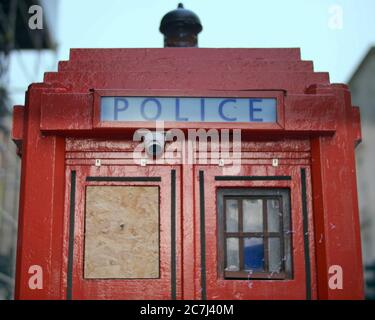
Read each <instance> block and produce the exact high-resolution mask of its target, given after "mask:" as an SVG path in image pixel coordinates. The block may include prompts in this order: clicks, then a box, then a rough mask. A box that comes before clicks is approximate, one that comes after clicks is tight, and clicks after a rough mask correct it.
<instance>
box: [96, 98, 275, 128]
mask: <svg viewBox="0 0 375 320" xmlns="http://www.w3.org/2000/svg"><path fill="white" fill-rule="evenodd" d="M276 107H277V101H276V99H275V98H187V97H101V101H100V112H101V113H100V120H101V121H175V122H252V123H253V122H257V123H258V122H260V123H275V122H276V120H277V112H276V110H277V108H276Z"/></svg>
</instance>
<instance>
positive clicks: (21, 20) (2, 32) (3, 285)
mask: <svg viewBox="0 0 375 320" xmlns="http://www.w3.org/2000/svg"><path fill="white" fill-rule="evenodd" d="M57 3H58V1H48V0H45V1H43V0H0V300H2V299H12V298H13V286H14V272H15V254H16V244H17V241H16V239H17V216H18V193H19V191H18V189H19V169H20V160H19V158H18V157H17V155H16V148H15V145H14V143H13V142H12V141H11V137H10V129H11V112H10V111H11V107H12V105H13V102H12V99H11V97H12V95H13V94H14V93H13V92H12V88H10V87H9V67H10V62H11V57H12V55H13V54H17V53H19V52H20V50H22V51H23V50H33V51H34V52H35V55H40V54H41V52H42V50H55V48H56V46H55V40H54V38H55V32H56V27H55V26H56V14H57ZM32 5H40V6H41V7H42V8H43V29H35V30H32V29H30V28H29V18H30V17H31V16H32V14H29V8H30V7H31V6H32ZM23 67H25V66H23ZM34 70H35V69H34ZM34 76H35V77H34V79H33V80H34V81H36V80H37V79H36V75H34ZM25 89H26V88H22V90H23V91H25Z"/></svg>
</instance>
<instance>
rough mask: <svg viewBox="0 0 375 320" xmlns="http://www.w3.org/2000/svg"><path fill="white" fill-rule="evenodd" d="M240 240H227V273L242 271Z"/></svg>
mask: <svg viewBox="0 0 375 320" xmlns="http://www.w3.org/2000/svg"><path fill="white" fill-rule="evenodd" d="M238 241H239V239H238V238H227V265H226V267H225V270H226V271H239V270H240V257H239V242H238Z"/></svg>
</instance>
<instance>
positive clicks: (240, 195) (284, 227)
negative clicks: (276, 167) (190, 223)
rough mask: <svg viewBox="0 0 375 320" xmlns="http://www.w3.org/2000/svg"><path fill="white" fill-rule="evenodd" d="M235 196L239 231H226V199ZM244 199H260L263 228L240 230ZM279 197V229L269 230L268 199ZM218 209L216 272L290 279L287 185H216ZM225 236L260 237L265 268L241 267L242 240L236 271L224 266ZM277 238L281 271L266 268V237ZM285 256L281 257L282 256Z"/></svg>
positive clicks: (227, 276) (238, 276) (233, 276)
mask: <svg viewBox="0 0 375 320" xmlns="http://www.w3.org/2000/svg"><path fill="white" fill-rule="evenodd" d="M232 199H236V200H237V201H238V231H237V232H227V231H226V214H227V213H226V203H225V202H226V201H228V200H232ZM246 199H254V200H255V199H260V200H262V214H263V217H262V218H263V229H262V232H244V231H243V201H244V200H246ZM276 199H277V200H279V201H280V208H281V209H282V216H280V219H279V231H278V232H268V221H267V220H268V212H267V200H276ZM217 212H218V219H217V221H218V237H217V238H218V264H217V265H218V272H219V275H221V276H222V277H223V278H224V279H226V280H231V279H232V280H236V279H238V280H241V279H259V280H260V279H264V280H289V279H292V274H293V272H292V266H293V261H292V236H291V235H292V231H291V227H292V221H291V216H292V214H291V205H290V189H289V188H255V187H247V188H238V187H233V188H228V187H225V188H218V190H217ZM227 238H238V239H244V238H262V239H263V248H264V251H263V252H264V269H265V270H264V271H253V272H252V273H250V272H249V271H246V270H244V250H243V243H244V241H243V240H242V241H241V240H239V263H240V270H239V271H228V270H225V266H226V261H227V240H226V239H227ZM270 238H278V239H280V257H281V262H282V265H281V271H280V272H272V271H268V270H269V269H268V268H269V256H268V253H269V248H268V239H270ZM284 256H285V257H286V259H285V260H284V259H282V258H283V257H284Z"/></svg>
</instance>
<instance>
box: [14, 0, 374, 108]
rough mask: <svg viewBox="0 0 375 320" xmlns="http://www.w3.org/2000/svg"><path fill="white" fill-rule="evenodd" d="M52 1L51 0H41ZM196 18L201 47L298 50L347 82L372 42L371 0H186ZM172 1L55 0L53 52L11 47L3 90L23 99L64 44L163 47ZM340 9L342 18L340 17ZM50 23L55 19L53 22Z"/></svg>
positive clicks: (64, 50)
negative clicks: (165, 17) (200, 28)
mask: <svg viewBox="0 0 375 320" xmlns="http://www.w3.org/2000/svg"><path fill="white" fill-rule="evenodd" d="M48 1H51V2H52V1H55V0H48ZM182 2H183V4H184V6H185V8H187V9H190V10H193V11H194V12H195V13H197V14H198V16H199V17H200V19H201V22H202V25H203V31H202V33H201V34H200V36H199V46H200V47H208V48H212V47H218V48H226V47H231V48H233V47H241V48H253V47H267V48H268V47H300V48H301V50H302V59H303V60H313V61H314V65H315V70H316V71H328V72H329V73H330V75H331V82H347V81H348V80H349V78H350V76H351V74H352V72H353V71H354V70H355V69H356V68H357V66H358V63H359V62H360V61H361V60H362V58H363V57H364V55H365V53H366V52H367V50H368V49H369V48H370V47H371V46H372V45H374V44H375V18H374V16H375V1H374V0H283V1H280V0H261V1H260V0H231V1H228V0H185V1H182ZM177 4H178V1H171V0H136V1H135V0H107V1H103V0H59V2H58V10H57V15H56V17H55V19H56V20H55V21H54V23H55V27H56V28H57V30H56V38H57V50H56V52H48V51H46V52H43V53H42V54H39V55H37V54H35V52H27V51H24V52H14V53H13V54H12V57H11V66H10V68H11V69H10V75H9V81H10V93H11V98H12V102H13V103H14V104H24V92H25V90H26V88H27V86H28V85H29V84H30V83H31V82H41V81H42V80H43V73H44V72H46V71H56V68H57V61H59V60H67V59H68V58H69V49H70V48H116V47H119V48H121V47H122V48H136V47H150V48H158V47H162V46H163V39H162V35H161V34H160V32H159V24H160V20H161V18H162V16H163V15H164V14H165V13H166V12H168V11H170V10H172V9H175V8H176V7H177ZM340 10H342V16H340V15H341V14H340ZM56 22H57V23H56Z"/></svg>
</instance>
